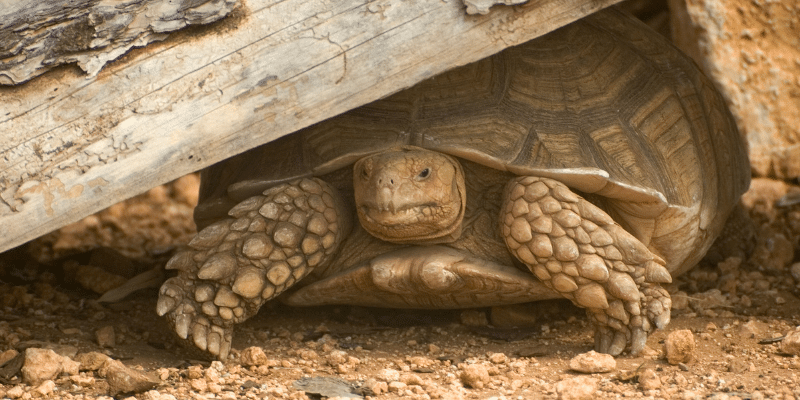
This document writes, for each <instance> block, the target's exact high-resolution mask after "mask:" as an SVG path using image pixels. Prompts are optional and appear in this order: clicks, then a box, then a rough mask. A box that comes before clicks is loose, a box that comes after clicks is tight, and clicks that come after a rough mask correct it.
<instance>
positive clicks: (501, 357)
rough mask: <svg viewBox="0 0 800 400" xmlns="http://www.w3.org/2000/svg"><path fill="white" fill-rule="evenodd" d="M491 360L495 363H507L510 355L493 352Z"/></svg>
mask: <svg viewBox="0 0 800 400" xmlns="http://www.w3.org/2000/svg"><path fill="white" fill-rule="evenodd" d="M489 361H491V362H492V363H493V364H505V363H506V362H508V357H507V356H506V355H505V354H503V353H492V354H491V355H490V356H489Z"/></svg>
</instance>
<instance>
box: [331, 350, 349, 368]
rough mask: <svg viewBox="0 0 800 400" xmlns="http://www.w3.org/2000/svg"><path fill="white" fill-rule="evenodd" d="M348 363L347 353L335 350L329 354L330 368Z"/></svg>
mask: <svg viewBox="0 0 800 400" xmlns="http://www.w3.org/2000/svg"><path fill="white" fill-rule="evenodd" d="M346 362H347V353H345V352H344V351H341V350H334V351H332V352H331V353H330V354H328V364H329V365H330V366H332V367H333V366H337V365H341V364H344V363H346Z"/></svg>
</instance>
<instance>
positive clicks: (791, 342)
mask: <svg viewBox="0 0 800 400" xmlns="http://www.w3.org/2000/svg"><path fill="white" fill-rule="evenodd" d="M781 351H783V352H784V353H786V354H791V355H795V356H796V355H800V331H791V332H789V333H787V334H786V337H785V338H784V339H783V341H782V342H781Z"/></svg>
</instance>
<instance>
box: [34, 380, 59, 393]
mask: <svg viewBox="0 0 800 400" xmlns="http://www.w3.org/2000/svg"><path fill="white" fill-rule="evenodd" d="M55 388H56V383H55V382H53V381H51V380H46V381H44V382H42V384H41V385H39V386H38V387H37V388H36V389H34V390H33V391H34V393H35V394H37V395H38V397H48V396H50V394H51V393H53V389H55Z"/></svg>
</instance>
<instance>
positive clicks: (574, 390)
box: [556, 376, 599, 400]
mask: <svg viewBox="0 0 800 400" xmlns="http://www.w3.org/2000/svg"><path fill="white" fill-rule="evenodd" d="M598 384H599V380H598V379H596V378H592V377H589V376H577V377H574V378H567V379H563V380H560V381H558V382H557V383H556V393H557V394H558V399H559V400H588V399H593V398H594V394H595V392H596V391H597V387H598Z"/></svg>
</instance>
